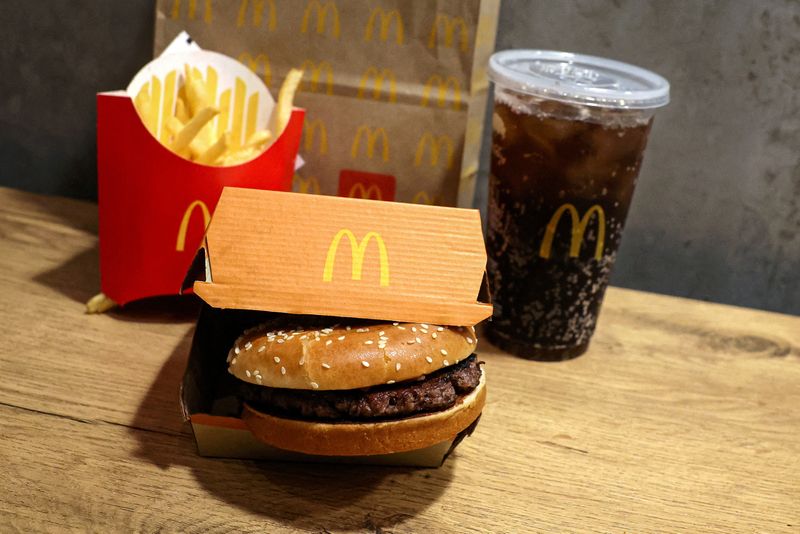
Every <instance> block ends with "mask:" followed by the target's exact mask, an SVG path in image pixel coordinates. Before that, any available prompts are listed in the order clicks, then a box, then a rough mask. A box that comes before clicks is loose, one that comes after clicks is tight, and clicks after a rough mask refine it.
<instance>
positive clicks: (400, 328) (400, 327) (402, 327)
mask: <svg viewBox="0 0 800 534" xmlns="http://www.w3.org/2000/svg"><path fill="white" fill-rule="evenodd" d="M397 328H398V330H405V329H406V327H405V326H398V327H397Z"/></svg>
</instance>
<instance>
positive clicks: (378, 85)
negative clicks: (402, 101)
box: [356, 67, 397, 102]
mask: <svg viewBox="0 0 800 534" xmlns="http://www.w3.org/2000/svg"><path fill="white" fill-rule="evenodd" d="M370 78H372V79H374V80H375V81H374V83H373V85H372V99H373V100H380V98H381V93H383V83H384V82H386V85H387V86H388V87H389V102H397V80H396V79H395V77H394V72H392V71H391V70H389V69H383V70H378V69H377V68H375V67H369V68H367V70H365V71H364V74H362V75H361V81H359V82H358V95H356V97H357V98H364V93H365V92H366V89H367V85H368V84H369V80H370Z"/></svg>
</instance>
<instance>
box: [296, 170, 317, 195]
mask: <svg viewBox="0 0 800 534" xmlns="http://www.w3.org/2000/svg"><path fill="white" fill-rule="evenodd" d="M292 185H294V190H295V191H296V192H297V193H308V194H311V195H319V194H320V193H321V190H320V188H319V180H317V179H316V178H314V177H313V176H309V177H308V178H303V177H302V176H300V175H299V174H295V175H294V178H293V179H292Z"/></svg>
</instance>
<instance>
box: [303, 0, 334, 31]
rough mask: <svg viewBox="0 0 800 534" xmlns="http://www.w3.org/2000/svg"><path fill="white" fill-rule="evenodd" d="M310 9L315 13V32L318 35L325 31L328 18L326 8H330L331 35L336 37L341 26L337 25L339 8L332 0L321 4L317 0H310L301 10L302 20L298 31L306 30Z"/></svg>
mask: <svg viewBox="0 0 800 534" xmlns="http://www.w3.org/2000/svg"><path fill="white" fill-rule="evenodd" d="M312 10H313V11H314V12H315V13H316V15H317V33H318V34H320V35H321V34H324V33H325V21H326V20H327V18H328V10H330V12H331V19H332V20H333V36H334V37H336V38H337V39H338V38H339V34H340V33H341V27H340V25H339V9H338V8H337V7H336V4H335V3H333V2H332V1H328V2H325V3H324V4H323V3H322V2H320V1H319V0H310V1H309V2H308V5H307V6H306V9H305V11H304V12H303V22H302V23H301V25H300V31H301V32H302V33H307V32H308V23H309V20H310V19H311V11H312Z"/></svg>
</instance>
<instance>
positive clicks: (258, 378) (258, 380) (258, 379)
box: [256, 375, 261, 384]
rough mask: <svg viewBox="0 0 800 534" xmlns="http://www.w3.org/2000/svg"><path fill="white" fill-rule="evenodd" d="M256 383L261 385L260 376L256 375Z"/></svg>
mask: <svg viewBox="0 0 800 534" xmlns="http://www.w3.org/2000/svg"><path fill="white" fill-rule="evenodd" d="M256 381H257V382H258V383H259V384H260V383H261V375H258V376H257V377H256Z"/></svg>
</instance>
